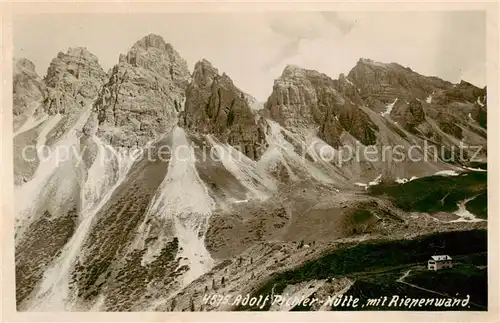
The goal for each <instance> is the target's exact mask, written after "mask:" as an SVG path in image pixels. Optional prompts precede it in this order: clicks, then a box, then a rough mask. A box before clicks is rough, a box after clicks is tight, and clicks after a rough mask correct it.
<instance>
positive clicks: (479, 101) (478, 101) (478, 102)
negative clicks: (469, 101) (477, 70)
mask: <svg viewBox="0 0 500 323" xmlns="http://www.w3.org/2000/svg"><path fill="white" fill-rule="evenodd" d="M480 98H481V97H480V96H478V97H477V101H476V102H477V104H479V105H480V106H482V107H484V103H483V102H481V100H480Z"/></svg>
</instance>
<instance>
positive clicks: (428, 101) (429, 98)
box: [425, 95, 432, 103]
mask: <svg viewBox="0 0 500 323" xmlns="http://www.w3.org/2000/svg"><path fill="white" fill-rule="evenodd" d="M425 102H427V103H432V95H429V96H428V97H427V98H426V99H425Z"/></svg>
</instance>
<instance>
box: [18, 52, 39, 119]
mask: <svg viewBox="0 0 500 323" xmlns="http://www.w3.org/2000/svg"><path fill="white" fill-rule="evenodd" d="M13 74H14V75H13V84H12V86H13V99H14V102H13V108H14V110H13V114H14V116H20V115H22V114H26V113H27V112H28V111H27V110H29V106H30V105H31V104H32V103H33V102H38V101H40V100H41V99H43V97H44V95H45V84H44V83H43V81H42V79H41V78H40V76H38V74H37V73H36V71H35V64H33V62H31V61H30V60H27V59H25V58H22V59H18V60H14V70H13Z"/></svg>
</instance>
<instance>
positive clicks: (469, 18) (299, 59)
mask: <svg viewBox="0 0 500 323" xmlns="http://www.w3.org/2000/svg"><path fill="white" fill-rule="evenodd" d="M485 23H486V16H485V14H484V13H483V12H480V11H446V12H418V11H416V12H410V11H406V12H333V11H330V12H264V13H258V12H253V13H222V12H221V13H209V14H207V13H175V14H174V13H161V14H78V15H77V14H37V15H17V16H14V20H13V43H14V57H18V58H20V57H24V58H27V59H29V60H31V61H32V62H33V63H35V66H36V68H37V72H38V73H39V75H40V76H42V77H43V76H44V75H45V74H46V71H47V67H48V65H49V63H50V61H51V60H52V59H53V58H54V57H55V56H56V55H57V53H58V52H60V51H66V49H67V48H69V47H77V46H82V47H86V48H87V49H88V50H89V51H90V52H92V53H94V54H95V55H96V56H97V57H98V58H99V62H100V64H101V65H102V67H103V68H104V70H105V71H108V69H110V68H111V67H112V66H113V65H114V64H116V63H117V62H118V57H119V54H120V53H126V52H127V51H128V49H129V48H130V47H131V46H132V45H133V44H134V43H135V42H136V41H137V40H139V39H140V38H142V37H144V36H145V35H147V34H150V33H154V34H158V35H160V36H162V37H163V38H164V39H165V41H166V42H168V43H170V44H172V45H173V47H174V48H175V49H176V50H177V51H178V52H179V53H180V55H181V56H182V57H183V58H184V59H185V60H186V61H187V62H188V65H189V68H190V70H191V71H192V69H193V66H194V64H195V63H196V62H197V61H199V60H201V59H207V60H209V61H210V62H212V64H213V65H214V66H215V67H217V68H218V69H219V72H220V73H222V72H225V73H226V74H227V75H229V76H230V77H231V78H232V79H233V81H234V83H235V84H236V85H237V86H238V87H239V88H240V89H241V90H243V91H245V92H247V93H249V94H251V95H253V96H254V97H256V98H257V99H258V100H260V101H265V100H266V99H267V97H268V96H269V95H270V93H271V91H272V86H273V82H274V80H275V79H276V78H278V77H279V76H280V75H281V72H282V71H283V68H284V67H285V66H286V65H287V64H294V65H298V66H301V67H304V68H308V69H315V70H317V71H320V72H322V73H325V74H327V75H329V76H330V77H332V78H338V76H339V74H340V73H344V74H346V75H347V73H349V71H350V70H351V69H352V68H353V67H354V66H355V64H356V62H357V61H358V60H359V58H369V59H373V60H376V61H380V62H385V63H390V62H397V63H399V64H401V65H403V66H408V67H410V68H411V69H413V70H414V71H416V72H418V73H421V74H424V75H429V76H430V75H432V76H438V77H441V78H443V79H445V80H448V81H451V82H453V83H458V82H460V80H462V79H463V80H466V81H468V82H471V83H473V84H475V85H477V86H481V87H483V86H485V85H486V24H485Z"/></svg>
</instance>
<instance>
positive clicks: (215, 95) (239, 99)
mask: <svg viewBox="0 0 500 323" xmlns="http://www.w3.org/2000/svg"><path fill="white" fill-rule="evenodd" d="M253 103H254V102H251V101H250V100H249V96H248V95H247V94H246V93H244V92H242V91H241V90H240V89H238V88H237V87H236V86H235V85H234V84H233V81H232V80H231V79H230V78H229V76H228V75H226V74H225V73H223V74H222V75H220V74H219V71H218V70H217V69H216V68H215V67H213V66H212V64H211V63H210V62H208V61H206V60H202V61H200V62H198V63H197V64H196V65H195V68H194V72H193V80H192V81H191V83H190V84H189V86H188V88H187V90H186V105H185V110H184V113H183V117H182V118H181V120H180V121H181V125H183V126H185V127H186V129H190V130H193V131H195V132H199V133H203V134H212V135H214V136H215V137H216V138H217V139H218V140H220V141H221V142H224V143H226V142H227V143H229V144H230V145H232V146H234V147H236V148H238V149H239V150H240V151H241V152H242V153H244V154H245V155H246V156H248V157H250V158H251V159H258V158H259V157H260V156H261V155H262V153H263V151H264V150H265V123H262V122H259V118H258V117H257V116H256V115H255V113H254V112H253V111H252V108H251V107H250V104H253Z"/></svg>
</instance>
